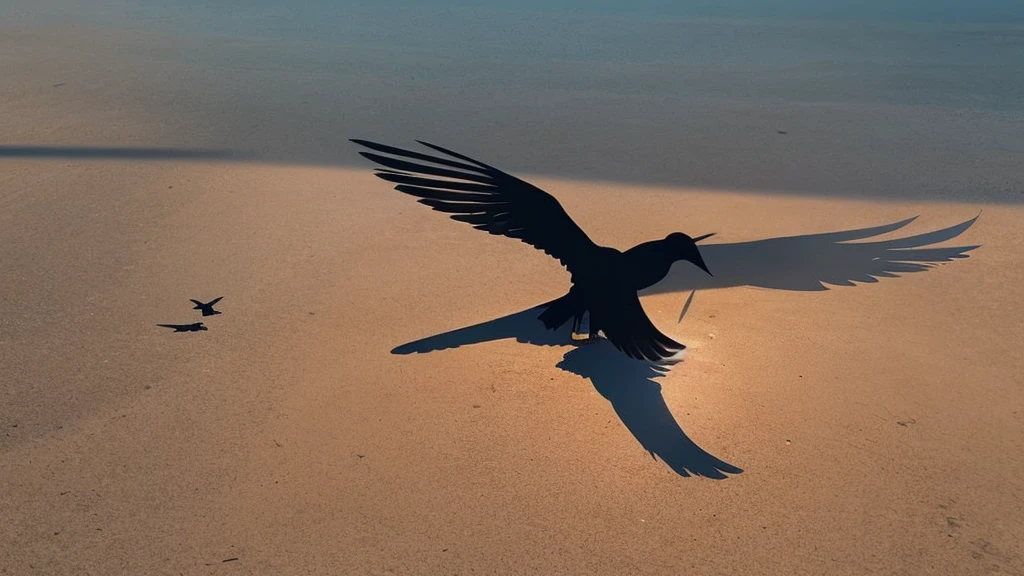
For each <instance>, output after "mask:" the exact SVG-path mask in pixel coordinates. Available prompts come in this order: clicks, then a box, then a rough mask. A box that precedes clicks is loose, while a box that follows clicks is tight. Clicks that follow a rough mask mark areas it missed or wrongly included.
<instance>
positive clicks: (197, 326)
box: [157, 322, 209, 332]
mask: <svg viewBox="0 0 1024 576" xmlns="http://www.w3.org/2000/svg"><path fill="white" fill-rule="evenodd" d="M157 326H160V327H162V328H174V331H175V332H199V331H201V330H209V328H207V327H206V326H204V325H203V323H202V322H196V323H194V324H157Z"/></svg>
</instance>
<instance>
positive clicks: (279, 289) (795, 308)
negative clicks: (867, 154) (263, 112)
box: [0, 159, 1024, 574]
mask: <svg viewBox="0 0 1024 576" xmlns="http://www.w3.org/2000/svg"><path fill="white" fill-rule="evenodd" d="M3 166H4V174H5V179H4V182H3V188H4V210H3V212H2V219H3V223H2V226H0V231H2V232H0V234H2V240H0V246H2V248H0V250H2V251H3V262H4V266H5V269H4V274H3V277H2V282H3V285H2V286H0V293H2V294H3V300H2V306H3V310H2V314H0V316H2V318H3V321H2V326H3V338H2V343H0V351H2V358H0V359H2V363H3V366H4V386H3V399H2V403H0V405H2V407H3V408H2V423H3V434H2V435H0V446H2V457H0V477H2V478H4V484H5V497H4V499H3V500H2V504H0V516H2V517H3V518H4V519H5V521H4V522H3V523H2V524H0V526H2V528H0V530H2V534H0V542H3V551H2V552H3V553H2V557H3V558H4V560H3V565H4V570H5V573H8V574H29V573H40V574H119V573H124V574H179V573H180V574H205V573H210V574H212V573H223V572H227V571H236V572H237V571H240V573H251V574H257V573H258V574H312V573H317V574H343V573H344V574H387V573H401V574H453V573H460V574H468V573H537V574H540V573H544V574H585V573H587V574H593V573H601V574H623V573H644V574H648V573H650V574H658V573H679V572H680V571H693V572H696V573H702V574H737V573H745V574H754V573H775V574H812V573H822V572H826V573H830V574H867V573H889V574H975V573H985V572H986V571H989V570H993V571H994V570H996V568H998V569H999V570H1002V571H1003V572H1005V573H1011V574H1012V573H1019V572H1020V571H1021V570H1022V569H1024V564H1022V559H1021V553H1022V550H1021V544H1020V543H1021V542H1022V541H1024V540H1022V539H1021V538H1020V536H1021V535H1022V534H1024V525H1022V524H1024V510H1022V501H1021V489H1022V481H1021V478H1022V477H1024V474H1022V473H1024V463H1022V461H1021V459H1020V457H1019V455H1020V449H1021V446H1022V436H1024V434H1022V423H1024V411H1022V390H1021V374H1024V360H1022V356H1021V353H1020V350H1019V344H1020V336H1019V328H1020V322H1019V320H1020V311H1021V308H1020V307H1021V304H1020V302H1021V301H1022V299H1021V288H1020V280H1021V272H1020V269H1021V267H1020V265H1021V254H1022V236H1021V233H1020V228H1019V222H1020V218H1021V216H1022V212H1021V209H1020V208H1016V207H1003V206H986V207H985V208H984V211H983V212H982V214H981V217H980V218H979V219H978V220H977V222H975V223H974V225H973V226H971V227H970V228H969V229H967V230H966V231H964V232H963V233H962V234H961V235H960V236H958V237H957V238H955V239H954V240H951V241H949V242H945V243H943V244H941V245H942V246H948V245H952V246H971V245H981V247H980V248H977V249H976V250H973V251H970V252H967V254H969V255H970V258H967V259H964V260H957V261H953V262H950V263H946V264H943V265H938V266H936V267H934V268H933V269H930V270H926V271H920V272H915V273H910V274H906V275H904V276H903V277H898V278H881V280H880V281H879V282H877V283H874V284H870V283H868V284H857V285H856V286H852V287H851V286H845V287H833V289H830V290H827V291H808V290H785V289H768V288H751V287H728V288H715V289H698V290H697V292H696V294H695V295H694V298H693V300H692V302H691V303H690V305H689V307H688V310H687V313H686V315H685V317H684V318H683V319H682V321H681V322H680V323H678V324H677V323H676V321H677V319H678V317H679V313H680V309H681V307H682V305H683V303H684V302H685V301H686V299H687V297H688V295H689V292H688V291H674V292H667V293H661V294H653V295H649V296H645V298H644V306H645V309H646V310H647V311H648V313H649V314H650V316H651V318H652V319H653V321H654V322H655V323H656V324H657V325H658V326H659V327H660V328H661V329H662V330H664V331H665V332H666V333H668V334H670V335H672V336H673V337H676V338H678V339H680V340H681V341H683V342H685V343H686V344H687V345H688V346H689V349H688V356H687V358H686V360H685V361H684V362H682V363H680V364H677V365H675V366H674V367H672V369H671V370H670V371H668V373H667V374H664V375H661V376H658V375H656V374H655V373H654V372H653V371H651V370H650V369H649V368H647V367H646V365H643V364H641V363H636V362H632V361H629V360H624V359H623V358H621V357H620V356H618V355H616V353H615V352H614V351H613V350H612V349H611V348H610V347H609V346H607V344H606V343H597V344H590V345H584V346H579V347H574V346H571V345H569V344H563V345H547V346H543V345H533V344H530V343H520V342H517V341H516V340H515V339H514V338H512V339H503V340H496V341H491V342H481V343H477V344H468V345H465V346H461V347H457V348H451V349H447V350H437V351H433V352H428V353H422V354H393V353H392V352H391V351H392V349H394V348H396V347H398V346H400V345H402V344H406V343H409V342H411V341H415V340H419V339H421V338H425V337H429V336H432V335H435V334H438V333H442V332H446V331H449V330H453V329H456V328H460V327H464V326H469V325H474V324H479V323H482V322H486V321H489V320H492V319H496V318H500V317H504V316H507V315H510V314H514V313H517V312H520V311H522V310H524V309H527V308H530V307H531V306H534V305H536V304H540V303H542V302H545V301H546V300H548V299H551V298H554V297H556V296H558V295H560V294H561V293H562V291H563V290H565V289H566V288H567V286H568V281H567V275H566V274H565V273H564V272H563V271H562V270H561V269H560V267H559V266H558V264H557V262H555V261H553V260H551V259H549V258H548V257H547V256H545V255H544V254H542V253H540V252H537V251H535V250H532V249H531V248H529V247H528V246H525V245H523V244H520V243H517V242H513V241H510V240H507V239H503V238H497V237H492V236H488V235H485V234H481V233H479V232H477V231H475V230H472V229H471V228H470V227H468V226H465V225H461V224H459V223H455V222H451V221H449V220H447V219H445V218H444V217H443V216H442V215H440V214H437V213H434V212H432V211H430V210H429V209H426V208H425V207H422V206H419V205H417V204H416V203H415V202H413V201H412V200H411V199H409V198H408V197H405V196H404V195H402V194H399V193H397V192H394V191H392V190H391V189H390V188H389V187H388V185H387V184H386V183H384V182H382V181H380V180H378V179H376V178H374V177H373V176H372V174H371V171H370V170H369V169H364V170H358V169H328V168H308V167H287V166H268V165H246V164H218V163H184V162H167V163H149V162H123V161H122V162H117V161H52V160H13V159H8V160H5V161H4V162H3ZM527 177H529V176H527ZM529 178H530V180H531V181H532V182H535V183H536V184H538V185H541V186H543V187H544V188H545V189H547V190H549V191H551V192H552V193H553V194H555V195H556V196H557V197H558V198H559V199H560V200H561V202H562V203H563V205H564V206H565V207H566V209H567V210H568V212H569V213H570V214H572V215H573V216H574V217H575V218H576V219H577V221H578V222H579V223H580V225H581V226H582V227H583V228H584V229H585V230H587V231H589V232H590V234H591V235H592V236H593V237H594V238H595V240H597V241H599V242H601V243H605V244H609V245H613V246H617V247H621V248H625V247H628V246H630V245H632V244H634V243H636V242H639V241H643V240H646V239H649V238H653V237H659V236H662V235H664V234H666V233H668V232H670V231H672V230H676V229H680V230H686V231H690V232H692V233H693V234H699V233H705V232H718V234H717V236H715V237H714V238H712V239H710V240H708V241H707V244H708V247H707V248H706V249H705V250H706V251H710V252H709V253H710V254H721V251H719V252H717V253H716V252H715V251H714V250H712V246H715V245H720V244H735V243H741V242H746V241H756V240H763V239H767V238H777V237H783V236H793V235H807V234H815V233H822V232H835V231H841V230H849V229H855V228H863V227H865V226H872V225H880V224H885V223H890V222H894V221H897V220H901V219H903V218H904V217H908V216H913V215H918V214H919V215H920V218H919V219H918V220H917V221H915V222H913V223H911V224H909V225H908V226H907V227H906V228H904V229H902V230H899V231H897V232H893V233H890V234H888V235H884V236H881V238H898V237H906V236H912V235H914V234H916V233H922V232H930V231H934V230H938V229H942V228H946V227H948V226H950V225H954V224H957V223H960V222H963V221H965V220H968V219H970V218H972V217H973V216H975V215H976V214H977V212H978V207H977V206H971V205H939V204H924V205H922V204H918V205H913V204H905V203H866V202H855V201H840V200H815V199H807V198H787V197H772V196H766V195H749V194H738V193H724V192H720V191H718V192H707V191H698V190H669V189H656V188H646V189H645V188H636V187H625V186H622V185H609V184H599V183H593V184H591V183H581V182H569V181H559V180H554V179H550V178H541V177H529ZM868 240H878V238H873V239H868ZM740 246H742V244H740ZM805 246H806V248H805V249H806V250H807V253H806V254H805V256H804V257H802V258H800V261H808V262H813V261H814V258H815V257H816V255H817V254H819V253H820V251H823V250H824V251H827V250H829V249H831V248H830V247H833V248H834V246H835V245H834V243H831V242H828V243H826V244H822V245H821V246H818V247H817V248H815V244H814V243H813V242H812V243H809V244H806V245H805ZM815 250H818V251H819V252H815ZM761 254H763V256H759V257H758V258H759V259H760V258H761V257H763V258H772V257H773V256H772V255H771V253H770V251H769V252H762V253H761ZM860 256H861V257H863V254H861V255H860ZM877 256H878V252H877V250H875V251H868V259H869V261H874V260H873V259H874V258H875V257H877ZM882 257H883V258H885V256H884V255H883V256H882ZM904 257H906V256H905V255H904ZM844 258H845V256H844ZM848 261H849V266H850V270H851V271H853V270H855V269H857V266H858V265H859V266H863V265H864V263H863V262H858V261H857V259H856V258H852V257H851V258H848ZM708 265H709V266H710V267H711V268H712V269H713V270H717V271H719V275H720V276H724V277H734V276H735V275H737V274H740V275H742V274H743V273H744V271H743V270H735V269H730V268H729V266H730V265H731V262H729V261H725V260H723V259H722V258H721V257H719V258H718V259H716V258H715V257H714V256H709V257H708ZM844 265H845V264H844ZM680 266H683V265H677V268H678V267H680ZM890 267H891V265H890ZM793 269H794V270H800V271H799V274H801V275H803V274H807V273H810V271H808V270H802V269H801V268H800V267H799V266H796V267H794V268H793ZM682 273H685V271H684V272H682ZM822 274H825V275H830V274H831V276H830V277H832V278H833V279H835V278H836V276H834V274H832V273H831V272H827V271H823V272H822ZM812 275H813V274H812ZM676 276H678V274H674V276H673V277H676ZM792 277H793V278H796V277H797V273H796V272H794V275H793V276H792ZM670 279H671V278H670ZM753 281H755V282H757V281H758V280H757V279H754V280H753ZM216 296H224V300H223V301H222V302H221V303H220V304H219V306H218V308H219V309H220V310H221V311H222V312H223V314H221V315H218V316H213V317H209V318H201V317H200V316H199V313H198V312H196V311H193V310H191V304H190V303H189V302H188V299H189V298H198V299H202V300H208V299H212V298H213V297H216ZM199 320H203V321H204V322H205V323H206V325H207V326H208V327H209V331H206V332H199V333H186V334H176V333H173V332H171V331H170V330H166V329H163V328H159V327H157V326H156V324H158V323H190V322H195V321H199ZM527 324H528V323H527ZM520 325H522V326H526V324H523V323H522V322H520V324H519V325H513V327H512V332H515V331H516V330H517V329H519V326H520ZM502 326H504V328H507V323H506V324H505V325H502ZM502 326H499V327H498V328H499V329H497V330H496V331H495V330H492V331H491V332H484V333H483V334H484V335H485V336H492V335H499V336H500V335H502V334H503V333H502V331H501V329H504V328H502ZM523 330H525V331H523ZM523 330H520V334H521V335H522V336H523V337H524V338H525V339H529V336H530V328H529V327H528V326H526V327H525V328H523ZM533 333H534V334H535V333H536V330H534V331H533ZM475 338H476V339H479V338H477V337H475V336H473V335H471V337H470V338H468V340H469V341H473V340H474V339H475ZM631 430H634V431H636V432H637V435H634V433H633V432H632V431H631ZM638 436H639V437H640V438H638ZM641 442H646V443H647V444H646V445H647V448H651V447H652V446H653V447H654V449H655V450H656V451H660V452H661V456H660V458H654V457H652V455H651V454H650V453H649V452H648V451H647V449H645V445H643V444H641ZM730 466H731V467H736V468H739V469H742V473H738V474H724V475H723V476H727V477H726V478H724V479H720V480H712V479H708V478H707V477H706V476H708V475H712V476H714V475H716V471H720V470H723V469H725V470H728V469H730ZM688 467H689V472H691V473H693V474H694V475H691V476H683V475H681V474H680V473H679V472H680V471H682V472H684V473H685V472H686V471H687V469H688ZM673 468H677V470H673ZM231 558H237V560H233V561H231V562H227V563H225V560H228V559H231ZM1015 571H1016V572H1015Z"/></svg>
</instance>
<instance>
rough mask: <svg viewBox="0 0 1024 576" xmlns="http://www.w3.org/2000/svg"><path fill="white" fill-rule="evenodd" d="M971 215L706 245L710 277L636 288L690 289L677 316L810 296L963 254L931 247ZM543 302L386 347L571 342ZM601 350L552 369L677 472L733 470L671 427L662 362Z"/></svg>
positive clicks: (676, 273) (677, 272)
mask: <svg viewBox="0 0 1024 576" xmlns="http://www.w3.org/2000/svg"><path fill="white" fill-rule="evenodd" d="M977 218H978V217H977V216H975V217H974V218H971V219H970V220H967V221H965V222H961V223H960V224H956V225H954V226H950V227H948V228H943V229H940V230H935V231H931V232H926V233H923V234H918V235H915V236H909V237H905V238H896V239H891V240H877V241H872V242H851V241H853V240H865V239H868V238H872V237H875V236H879V235H882V234H887V233H890V232H894V231H896V230H899V229H901V228H903V227H904V226H906V225H908V224H910V223H911V222H912V221H913V220H914V218H910V219H907V220H903V221H901V222H895V223H892V224H886V225H883V226H874V227H870V228H861V229H857V230H845V231H842V232H831V233H826V234H808V235H802V236H788V237H781V238H768V239H765V240H755V241H752V242H737V243H729V244H709V245H705V246H704V247H703V248H702V251H703V252H704V255H705V258H707V260H708V261H709V262H711V265H712V266H713V267H714V270H715V272H716V274H715V276H714V277H713V278H709V277H707V276H706V275H703V274H695V273H693V272H694V271H693V270H692V269H691V268H689V267H686V266H681V267H676V268H674V269H673V270H671V271H670V273H669V274H668V276H667V277H666V278H665V279H664V280H663V281H661V282H659V283H658V284H655V285H654V286H652V287H651V288H650V289H649V290H648V291H646V293H649V294H654V293H677V292H678V293H682V292H690V298H689V299H688V300H687V301H686V304H685V305H684V309H683V313H685V312H686V309H687V308H688V307H689V306H690V304H691V303H692V300H693V295H694V292H695V291H696V290H697V289H714V288H728V287H738V286H754V287H759V288H765V289H776V290H794V291H804V292H817V291H821V290H828V288H827V287H826V286H825V284H832V285H837V286H856V284H854V282H865V283H870V282H877V281H878V279H879V278H897V277H899V276H900V275H901V274H906V273H913V272H923V271H926V270H929V269H931V268H932V267H934V266H935V264H937V263H941V262H950V261H952V260H957V259H961V258H967V257H968V254H967V253H968V252H970V251H972V250H974V249H975V248H978V246H975V245H968V246H950V247H931V245H932V244H936V243H939V242H943V241H946V240H951V239H953V238H955V237H957V236H959V235H960V234H962V233H963V232H964V231H966V230H967V229H968V228H970V227H971V225H972V224H974V222H975V221H976V220H977ZM551 305H552V302H546V303H544V304H540V305H537V306H534V307H531V308H528V309H526V310H523V311H521V312H517V313H515V314H510V315H508V316H504V317H502V318H497V319H495V320H491V321H489V322H483V323H480V324H475V325H472V326H467V327H465V328H459V329H456V330H451V331H448V332H444V333H441V334H436V335H434V336H430V337H427V338H423V339H421V340H416V341H414V342H409V343H407V344H403V345H401V346H398V347H396V348H394V349H393V350H392V351H391V353H392V354H415V353H420V354H423V353H429V352H433V351H436V350H446V349H452V348H459V347H461V346H467V345H471V344H477V343H481V342H491V341H496V340H504V339H515V340H516V341H517V342H521V343H525V344H533V345H536V346H570V345H572V344H573V341H572V338H571V335H570V334H569V333H568V331H567V330H557V331H551V330H548V329H547V328H546V327H545V325H544V324H543V322H542V321H541V320H539V318H538V315H539V313H542V312H543V311H544V310H545V309H547V308H548V307H549V306H551ZM681 319H682V315H680V320H681ZM601 347H602V345H601V344H600V343H599V344H597V345H595V346H593V347H575V348H571V349H570V350H569V351H568V352H567V353H566V354H565V355H564V356H563V359H562V361H561V362H559V364H558V367H559V368H561V369H562V370H565V371H567V372H571V373H573V374H576V375H578V376H581V377H583V378H586V379H588V380H590V382H591V384H593V386H594V389H595V390H597V392H598V393H600V394H601V396H603V397H604V398H605V399H606V400H608V402H609V403H610V404H611V406H612V409H613V410H614V411H615V413H616V414H617V415H618V417H619V419H620V420H621V421H622V423H623V425H625V426H626V428H627V429H628V430H629V431H630V432H631V433H632V434H633V436H634V437H635V438H636V440H637V441H638V442H639V443H640V445H641V446H643V448H644V449H645V450H647V452H648V453H650V454H651V455H652V456H656V457H657V458H659V459H661V460H662V461H663V462H664V463H665V464H666V465H668V466H669V467H670V468H671V469H672V470H673V471H674V472H676V473H677V474H679V475H681V476H691V475H695V476H703V477H707V478H718V479H720V478H725V477H726V475H727V474H739V473H741V472H742V469H740V468H737V467H736V466H733V465H732V464H729V463H727V462H724V461H722V460H720V459H718V458H717V457H715V456H713V455H712V454H709V453H708V452H706V451H705V450H704V449H703V448H701V447H700V446H698V445H697V444H696V443H695V442H694V441H693V440H691V439H690V438H689V437H688V436H687V435H686V433H685V432H684V431H683V430H682V428H681V427H680V426H679V424H678V423H676V420H675V418H674V417H673V416H672V412H671V411H670V410H669V408H668V406H667V404H666V403H665V400H664V397H663V396H662V394H661V386H660V385H659V384H657V383H656V382H655V379H657V378H659V377H661V376H663V375H664V374H665V373H667V372H668V370H669V368H668V366H667V365H666V363H664V362H662V363H653V362H646V361H638V360H633V359H630V358H626V357H625V356H622V355H615V354H612V355H608V354H601V353H600V348H601Z"/></svg>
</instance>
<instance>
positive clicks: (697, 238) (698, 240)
mask: <svg viewBox="0 0 1024 576" xmlns="http://www.w3.org/2000/svg"><path fill="white" fill-rule="evenodd" d="M714 235H715V233H714V232H712V233H711V234H705V235H703V236H697V237H696V238H694V239H693V242H694V244H696V243H697V242H700V241H701V240H707V239H708V238H711V237H712V236H714Z"/></svg>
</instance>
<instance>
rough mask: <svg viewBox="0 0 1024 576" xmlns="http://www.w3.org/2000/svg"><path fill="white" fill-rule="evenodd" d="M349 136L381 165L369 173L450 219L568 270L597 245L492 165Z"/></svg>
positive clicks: (547, 200)
mask: <svg viewBox="0 0 1024 576" xmlns="http://www.w3.org/2000/svg"><path fill="white" fill-rule="evenodd" d="M352 141H353V142H355V143H356V144H360V145H362V146H365V147H367V148H369V149H371V150H374V152H360V153H359V154H360V155H362V156H363V157H365V158H367V159H369V160H372V161H374V162H376V163H378V164H380V165H382V166H384V167H385V168H386V169H380V168H378V169H377V170H376V171H375V172H374V174H375V175H376V176H377V177H378V178H381V179H382V180H385V181H388V182H391V183H394V184H396V186H395V190H397V191H399V192H402V193H404V194H408V195H410V196H415V197H417V198H419V200H418V202H419V203H420V204H424V205H426V206H429V207H430V208H431V209H433V210H435V211H438V212H442V213H446V214H449V217H450V218H451V219H452V220H456V221H459V222H465V223H467V224H470V225H472V226H473V228H476V229H477V230H482V231H485V232H488V233H490V234H496V235H503V236H506V237H509V238H515V239H518V240H520V241H522V242H525V243H526V244H529V245H531V246H533V247H534V248H537V249H539V250H541V251H543V252H544V253H546V254H548V255H550V256H552V257H554V258H556V259H557V260H558V261H559V262H561V263H562V265H563V266H565V267H566V268H567V269H568V270H569V271H570V272H573V271H574V269H578V268H580V267H581V266H583V265H585V262H587V261H588V260H590V259H592V258H593V255H594V251H595V250H597V245H595V244H594V243H593V241H591V240H590V238H589V237H588V236H587V234H586V233H585V232H584V231H583V230H582V229H581V228H580V227H579V226H578V225H577V224H576V223H575V222H573V220H572V218H570V217H569V215H568V214H567V213H566V212H565V209H564V208H562V205H561V204H559V202H558V200H556V199H555V198H554V197H553V196H551V195H550V194H548V193H547V192H545V191H543V190H541V189H540V188H537V187H536V186H533V185H532V184H529V183H527V182H524V181H523V180H520V179H519V178H516V177H514V176H511V175H509V174H507V173H506V172H503V171H501V170H498V169H497V168H494V167H493V166H489V165H487V164H484V163H483V162H479V161H477V160H474V159H472V158H470V157H468V156H465V155H463V154H459V153H458V152H453V151H451V150H448V149H445V148H442V147H440V146H436V145H434V144H429V143H427V142H422V141H419V140H417V142H419V143H420V144H422V145H424V146H426V147H428V148H431V149H432V150H435V151H437V152H440V153H442V154H445V155H448V156H451V157H453V158H456V159H458V160H450V159H447V158H442V157H438V156H433V155H430V154H424V153H421V152H414V151H411V150H404V149H401V148H396V147H394V146H388V145H385V144H378V143H375V142H369V141H367V140H357V139H353V140H352ZM377 152H379V154H378V153H377ZM384 154H390V155H391V156H385V155H384ZM394 156H397V157H398V158H395V157H394ZM403 158H405V159H403ZM412 160H415V162H413V161H412ZM428 163H429V164H428ZM428 176H429V177H428Z"/></svg>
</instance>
